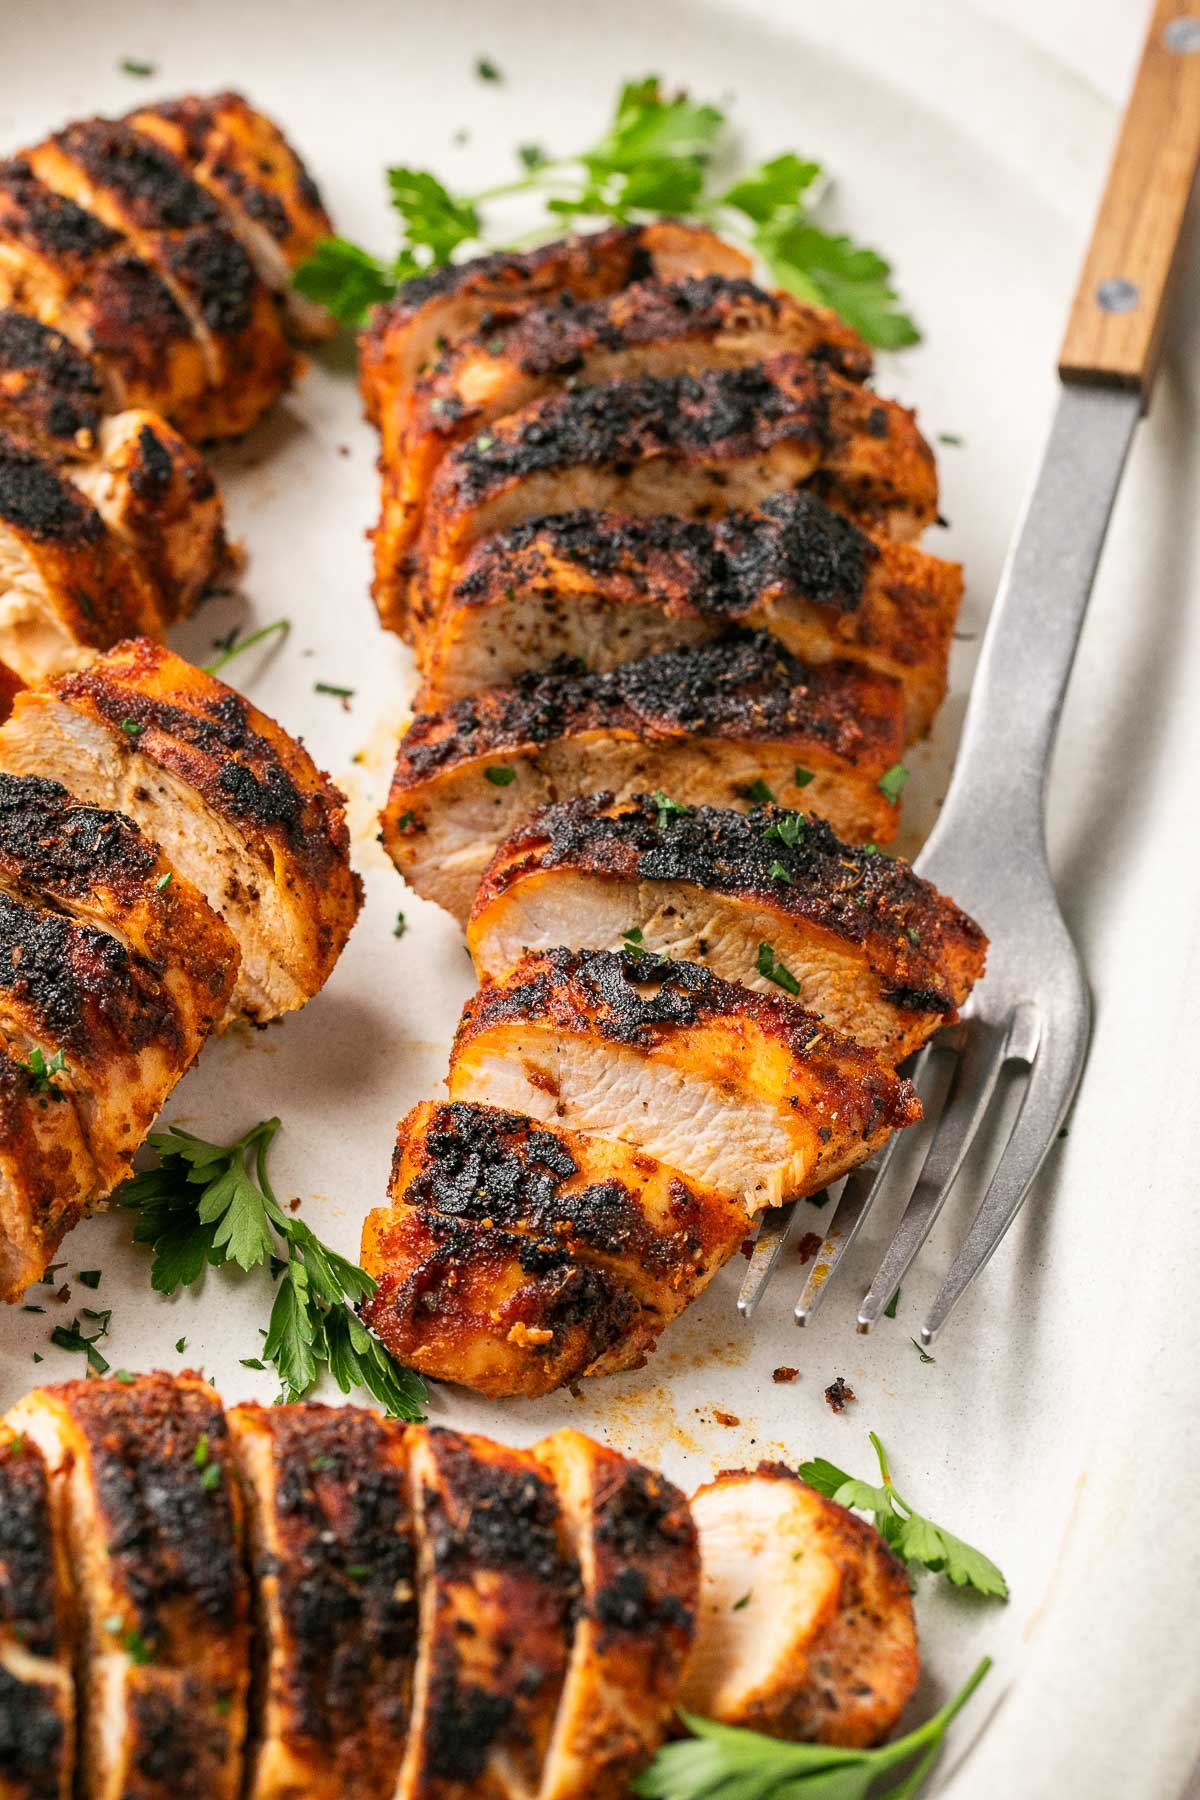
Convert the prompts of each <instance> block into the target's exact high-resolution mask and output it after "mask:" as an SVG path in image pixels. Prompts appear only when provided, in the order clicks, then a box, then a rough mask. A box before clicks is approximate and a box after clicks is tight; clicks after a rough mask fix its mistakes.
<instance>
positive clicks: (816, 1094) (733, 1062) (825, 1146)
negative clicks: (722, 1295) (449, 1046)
mask: <svg viewBox="0 0 1200 1800" xmlns="http://www.w3.org/2000/svg"><path fill="white" fill-rule="evenodd" d="M447 1086H448V1088H449V1091H450V1098H451V1100H466V1101H485V1102H488V1103H490V1104H491V1105H493V1106H499V1107H502V1108H505V1109H509V1108H511V1109H512V1110H513V1111H514V1112H525V1113H528V1114H529V1115H530V1116H531V1117H532V1118H534V1119H544V1120H546V1121H549V1122H552V1123H554V1124H556V1125H561V1126H563V1127H565V1128H566V1129H568V1130H573V1131H582V1132H586V1133H587V1134H588V1135H589V1136H592V1137H600V1138H609V1139H615V1140H616V1141H617V1142H619V1143H625V1144H635V1145H636V1146H637V1147H638V1148H639V1149H641V1150H645V1151H647V1152H648V1153H649V1155H651V1156H654V1157H657V1158H658V1160H659V1161H660V1162H665V1163H669V1164H670V1165H671V1166H672V1167H673V1168H675V1169H678V1170H679V1172H680V1174H681V1175H682V1176H683V1177H684V1179H685V1180H687V1181H694V1182H699V1183H700V1184H702V1185H703V1186H705V1187H710V1188H716V1189H717V1190H718V1191H720V1192H722V1193H726V1194H729V1195H732V1196H734V1197H736V1198H739V1199H741V1200H742V1201H743V1202H744V1203H745V1204H746V1206H748V1207H749V1208H750V1209H751V1210H752V1211H757V1210H758V1209H759V1208H760V1207H762V1206H771V1205H778V1204H779V1203H780V1202H782V1201H784V1200H790V1199H794V1198H796V1197H797V1196H798V1195H802V1194H811V1193H815V1192H816V1191H817V1190H818V1189H819V1188H821V1187H824V1186H825V1184H826V1183H827V1182H830V1181H835V1180H836V1179H837V1178H838V1176H839V1175H844V1174H845V1173H846V1171H847V1170H848V1169H852V1168H853V1167H854V1166H855V1165H856V1164H857V1163H860V1162H862V1161H863V1160H864V1158H866V1157H868V1156H870V1155H871V1154H872V1152H873V1151H874V1150H877V1149H878V1148H879V1146H880V1144H882V1143H883V1141H884V1139H885V1138H886V1136H887V1134H888V1132H889V1131H890V1130H892V1129H894V1128H897V1127H900V1126H903V1125H909V1124H912V1123H913V1122H914V1120H916V1119H917V1118H918V1117H919V1116H920V1104H919V1102H918V1101H917V1098H916V1095H915V1093H914V1091H913V1089H912V1087H911V1085H910V1083H908V1082H907V1081H902V1080H900V1079H899V1078H898V1077H897V1076H896V1075H894V1074H893V1073H892V1071H891V1070H890V1069H888V1068H885V1066H884V1065H883V1064H882V1063H881V1062H880V1061H879V1060H878V1059H877V1058H876V1057H875V1056H874V1055H873V1054H872V1053H871V1051H869V1050H866V1049H864V1048H863V1046H862V1045H861V1044H856V1043H854V1042H853V1040H851V1039H849V1038H844V1037H841V1036H840V1035H839V1034H838V1033H837V1032H836V1031H833V1030H832V1029H831V1028H830V1027H829V1026H827V1025H825V1024H824V1022H823V1021H822V1020H820V1019H819V1018H817V1017H816V1016H815V1015H814V1014H813V1013H809V1012H805V1011H804V1010H803V1009H802V1008H801V1007H800V1006H798V1005H796V1004H795V1003H794V1002H793V1001H790V1000H785V999H783V998H779V999H776V998H774V997H772V996H769V995H766V994H756V993H753V992H752V991H751V990H750V989H748V988H743V987H736V986H734V985H733V984H732V983H730V982H727V981H722V980H721V979H720V978H719V977H718V976H716V975H714V974H712V972H711V971H710V970H708V969H705V968H702V967H701V966H700V965H699V964H697V963H671V962H659V963H654V964H653V965H651V964H650V962H649V959H647V958H645V957H637V956H634V955H632V954H630V953H628V952H626V953H624V954H621V955H617V954H614V953H613V952H611V951H606V950H592V951H581V952H576V951H571V950H552V951H549V952H547V953H545V954H543V955H540V956H536V955H535V956H527V957H525V958H524V959H523V960H522V961H521V962H520V963H518V964H517V966H516V968H515V969H514V970H513V971H512V974H511V975H510V976H509V978H508V979H507V980H506V981H503V982H490V981H489V982H485V984H484V985H483V987H482V988H481V989H480V990H479V992H478V993H477V994H476V995H475V996H474V997H473V998H472V999H471V1000H469V1001H468V1002H467V1005H466V1007H465V1008H464V1010H463V1016H462V1020H461V1022H460V1024H459V1027H458V1032H457V1034H456V1036H455V1040H454V1048H453V1050H452V1051H451V1057H450V1073H449V1076H448V1078H447Z"/></svg>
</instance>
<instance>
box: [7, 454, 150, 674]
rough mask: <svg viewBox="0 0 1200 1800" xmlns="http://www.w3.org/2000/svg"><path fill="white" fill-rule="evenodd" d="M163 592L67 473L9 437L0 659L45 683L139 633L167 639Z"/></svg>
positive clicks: (17, 670)
mask: <svg viewBox="0 0 1200 1800" xmlns="http://www.w3.org/2000/svg"><path fill="white" fill-rule="evenodd" d="M162 626H163V616H162V612H161V609H160V601H159V597H158V594H157V592H156V591H155V589H154V587H153V584H152V583H151V581H150V579H149V577H148V576H147V575H145V574H144V573H143V572H142V570H141V568H140V566H139V565H138V563H137V562H136V560H135V559H134V557H133V556H131V555H130V553H129V551H128V550H127V549H126V547H125V546H124V545H123V544H122V542H121V540H120V539H119V538H118V537H117V536H116V535H115V533H113V532H111V531H110V530H109V528H108V526H107V525H106V524H105V522H104V520H103V519H102V518H101V516H100V514H99V513H98V512H97V511H96V508H95V507H94V506H93V505H92V503H91V501H90V500H89V499H88V498H87V496H86V495H85V494H83V493H81V492H80V490H79V489H78V488H77V487H76V486H75V484H74V483H73V482H72V481H70V480H69V479H68V477H67V474H66V473H65V471H64V470H61V469H59V468H57V467H56V466H55V464H54V463H52V462H51V461H50V460H49V459H48V458H47V457H43V456H39V455H38V453H37V452H36V451H34V450H29V449H26V448H25V446H24V445H22V444H19V443H18V442H17V441H16V440H15V439H14V438H11V437H8V436H6V435H5V434H4V433H2V432H0V654H2V655H3V658H4V660H5V662H6V663H7V664H8V665H9V667H10V668H11V669H13V670H14V671H15V673H16V674H17V675H18V676H19V677H20V679H21V680H22V681H27V682H36V681H40V680H42V679H43V678H44V677H45V676H47V675H53V674H57V673H58V672H59V671H60V670H62V669H69V668H73V667H75V666H77V665H78V664H79V663H80V662H81V661H83V660H85V658H86V655H87V652H88V650H89V648H92V647H94V648H97V649H104V648H106V647H107V646H108V645H110V644H114V643H116V642H117V641H118V639H120V638H121V637H127V636H128V635H129V634H130V633H131V632H148V633H152V634H154V635H156V636H157V635H158V633H159V632H160V631H161V629H162Z"/></svg>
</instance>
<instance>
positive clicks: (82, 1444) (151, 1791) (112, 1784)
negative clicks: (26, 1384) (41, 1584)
mask: <svg viewBox="0 0 1200 1800" xmlns="http://www.w3.org/2000/svg"><path fill="white" fill-rule="evenodd" d="M8 1423H9V1424H10V1425H11V1426H12V1427H13V1429H14V1430H17V1431H21V1432H24V1433H25V1435H26V1437H27V1438H28V1439H29V1440H30V1441H31V1442H32V1443H34V1444H36V1445H37V1447H38V1449H39V1450H40V1451H41V1452H42V1454H43V1456H44V1457H45V1459H46V1462H47V1464H48V1465H49V1468H50V1473H51V1490H52V1495H53V1508H54V1514H55V1521H56V1529H57V1530H58V1531H59V1532H60V1533H61V1535H62V1537H63V1540H64V1542H65V1544H66V1547H67V1556H68V1559H69V1562H70V1568H71V1578H72V1583H73V1586H74V1589H75V1593H76V1595H77V1599H78V1607H79V1624H80V1630H81V1634H82V1646H81V1655H80V1659H79V1664H78V1669H79V1681H78V1695H77V1698H78V1704H79V1708H80V1713H81V1716H82V1735H81V1742H80V1777H81V1780H80V1785H79V1789H78V1792H79V1796H80V1800H238V1796H239V1794H240V1791H241V1778H242V1761H243V1749H242V1747H243V1744H244V1742H245V1736H246V1694H247V1689H248V1686H249V1678H250V1631H249V1607H248V1598H247V1591H246V1577H245V1574H244V1571H243V1567H242V1512H241V1501H240V1495H239V1492H238V1487H237V1483H236V1481H235V1480H234V1477H233V1471H232V1468H231V1457H230V1445H229V1439H228V1434H227V1432H226V1429H225V1420H224V1416H223V1414H222V1412H221V1403H220V1400H219V1398H218V1396H217V1395H216V1394H215V1393H214V1392H213V1390H212V1389H211V1388H210V1387H209V1386H208V1384H207V1383H206V1382H204V1381H203V1380H201V1379H200V1377H199V1376H196V1375H180V1376H169V1375H142V1376H139V1377H137V1378H136V1379H135V1380H133V1381H131V1382H129V1383H128V1384H125V1383H122V1382H120V1381H70V1382H64V1383H62V1384H61V1385H60V1386H58V1387H49V1388H35V1389H34V1391H33V1393H31V1394H29V1395H27V1397H26V1398H25V1399H24V1400H22V1401H21V1402H20V1403H19V1404H18V1405H17V1406H15V1407H14V1408H13V1409H12V1411H11V1412H10V1413H9V1415H8Z"/></svg>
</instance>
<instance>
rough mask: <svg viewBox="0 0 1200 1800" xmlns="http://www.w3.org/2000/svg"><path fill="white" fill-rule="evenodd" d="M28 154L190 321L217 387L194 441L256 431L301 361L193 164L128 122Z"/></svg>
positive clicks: (47, 180)
mask: <svg viewBox="0 0 1200 1800" xmlns="http://www.w3.org/2000/svg"><path fill="white" fill-rule="evenodd" d="M24 154H25V158H26V160H27V161H28V162H29V165H30V167H31V168H32V169H33V171H34V174H35V175H36V176H37V177H38V179H39V180H40V181H42V182H43V183H44V184H45V185H46V186H47V187H49V188H51V189H52V190H53V191H54V192H55V193H58V194H61V195H62V196H63V198H64V199H67V200H72V201H74V203H75V204H76V205H77V206H80V207H82V208H83V209H84V210H85V211H87V212H90V213H92V214H93V215H94V216H95V217H96V218H97V219H99V221H100V222H101V224H103V225H107V226H109V227H110V228H111V229H112V230H114V231H119V232H121V233H122V234H123V235H125V236H126V237H127V238H128V239H129V241H130V243H131V245H132V246H133V248H134V249H135V250H136V252H137V254H138V255H139V256H141V257H143V258H144V259H145V261H146V262H147V263H148V264H149V265H150V266H151V267H152V268H153V269H154V270H155V271H156V272H157V273H158V274H159V275H160V276H161V277H162V280H163V283H164V284H165V286H166V287H167V288H168V289H169V290H170V292H171V295H172V297H173V299H174V300H175V302H176V304H177V305H178V306H179V308H180V309H181V311H182V312H183V313H184V314H185V315H186V317H187V319H188V321H189V323H190V325H191V328H192V331H193V332H194V334H195V337H196V340H197V342H198V343H199V345H200V348H201V350H202V352H203V355H204V361H205V368H206V371H207V375H208V382H209V391H208V394H207V396H206V397H205V399H204V400H203V401H200V402H197V405H196V408H195V410H194V411H193V412H191V413H189V416H188V420H187V424H186V426H185V427H184V428H185V429H186V430H187V433H188V436H189V437H194V438H199V439H205V438H220V437H236V436H239V435H240V434H241V433H242V432H245V431H248V430H249V428H250V427H251V425H253V424H254V423H255V421H256V420H257V419H259V418H260V417H261V416H262V414H263V413H264V412H266V411H267V409H268V408H269V407H271V406H273V405H274V404H275V402H276V401H277V400H278V399H279V397H280V395H281V394H282V393H283V392H284V390H285V389H286V388H287V386H288V385H289V383H290V381H291V379H292V376H293V374H294V372H295V359H294V356H293V354H292V351H291V349H290V347H289V345H288V342H287V338H286V337H285V335H284V332H283V327H282V325H281V323H280V320H279V314H278V310H277V308H276V306H275V303H274V300H273V299H272V296H271V294H270V291H269V290H268V289H267V288H266V287H265V286H264V284H263V283H262V282H261V281H260V280H259V278H258V276H257V274H256V273H255V270H254V265H253V263H251V261H250V259H249V257H248V256H247V254H246V252H245V250H244V249H243V248H242V246H241V244H240V243H239V242H238V240H237V238H236V237H235V236H234V234H233V232H232V231H231V230H230V228H229V227H228V225H227V224H226V223H225V219H224V212H223V210H222V208H220V207H219V206H218V205H217V203H216V202H215V201H214V200H213V199H212V198H211V197H210V196H209V195H208V194H207V193H206V192H205V191H204V189H203V188H202V187H201V186H200V185H199V184H198V183H197V182H195V181H193V180H192V178H191V175H190V174H189V173H188V170H187V167H186V165H185V164H183V163H181V162H179V161H178V160H177V159H176V158H174V157H173V156H171V155H170V154H169V152H168V151H166V150H165V149H164V148H163V147H162V145H161V144H157V143H155V142H154V141H153V140H152V139H150V138H147V137H144V136H142V135H141V134H140V133H138V132H135V131H134V130H132V129H131V127H130V126H129V125H127V124H125V123H123V122H121V121H119V120H110V119H80V120H76V121H75V122H74V123H73V124H70V125H68V126H67V127H66V129H65V130H63V131H60V132H56V133H55V135H54V136H53V137H52V138H48V139H47V140H46V141H45V142H44V143H42V144H37V145H35V146H34V147H33V148H32V149H30V150H27V151H26V152H25V153H24ZM181 424H182V421H181Z"/></svg>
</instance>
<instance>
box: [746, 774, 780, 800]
mask: <svg viewBox="0 0 1200 1800" xmlns="http://www.w3.org/2000/svg"><path fill="white" fill-rule="evenodd" d="M746 798H747V800H754V801H756V802H757V804H758V805H759V806H771V805H773V804H774V801H775V796H774V794H773V793H772V792H771V790H770V788H769V787H768V786H767V784H766V782H765V781H764V780H763V778H762V776H761V775H759V776H757V777H756V778H755V779H754V780H753V781H752V782H751V783H750V785H749V787H748V788H747V789H746Z"/></svg>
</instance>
